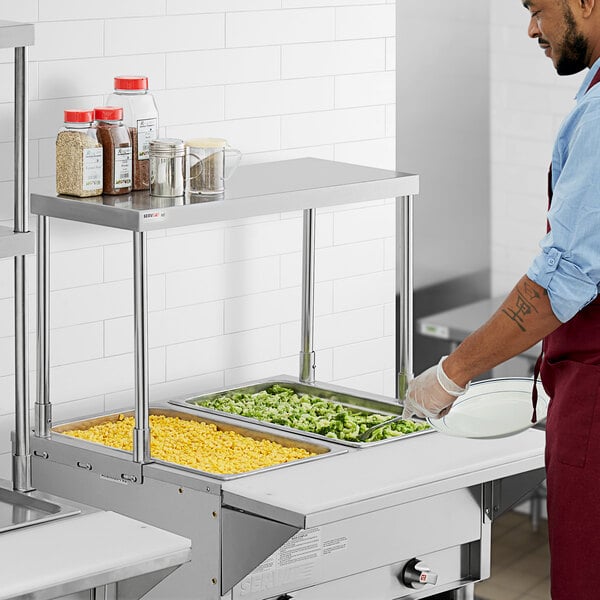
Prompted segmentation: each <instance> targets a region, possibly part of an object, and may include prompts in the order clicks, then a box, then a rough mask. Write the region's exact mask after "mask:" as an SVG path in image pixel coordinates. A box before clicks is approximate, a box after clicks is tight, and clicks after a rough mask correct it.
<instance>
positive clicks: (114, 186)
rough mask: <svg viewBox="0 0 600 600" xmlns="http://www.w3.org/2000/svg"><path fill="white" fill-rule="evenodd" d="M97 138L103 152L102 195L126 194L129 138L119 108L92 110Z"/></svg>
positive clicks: (129, 171)
mask: <svg viewBox="0 0 600 600" xmlns="http://www.w3.org/2000/svg"><path fill="white" fill-rule="evenodd" d="M94 118H95V119H96V126H97V128H98V138H99V139H100V143H101V144H102V148H103V150H104V188H103V190H104V193H105V194H113V195H118V194H128V193H129V192H131V190H132V183H133V175H132V164H131V138H130V136H129V130H128V129H127V127H125V125H124V124H123V109H122V108H121V107H120V106H102V107H99V108H95V109H94Z"/></svg>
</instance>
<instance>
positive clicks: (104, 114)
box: [94, 106, 123, 121]
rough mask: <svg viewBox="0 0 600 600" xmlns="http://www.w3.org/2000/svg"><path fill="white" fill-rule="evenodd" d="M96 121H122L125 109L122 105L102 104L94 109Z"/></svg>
mask: <svg viewBox="0 0 600 600" xmlns="http://www.w3.org/2000/svg"><path fill="white" fill-rule="evenodd" d="M94 118H95V119H96V121H120V120H121V119H122V118H123V109H122V108H121V107H120V106H100V107H99V108H95V109H94Z"/></svg>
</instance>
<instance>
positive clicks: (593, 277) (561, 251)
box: [527, 59, 600, 323]
mask: <svg viewBox="0 0 600 600" xmlns="http://www.w3.org/2000/svg"><path fill="white" fill-rule="evenodd" d="M599 69H600V59H598V60H597V61H596V62H595V63H594V64H593V65H592V68H591V69H590V70H589V72H588V74H587V76H586V78H585V79H584V81H583V83H582V85H581V88H580V90H579V92H578V93H577V96H576V97H575V99H576V101H577V104H576V106H575V108H574V109H573V110H572V111H571V113H570V114H569V115H568V116H567V118H566V119H565V121H564V123H563V124H562V126H561V128H560V131H559V132H558V136H557V138H556V141H555V143H554V150H553V152H552V189H553V197H552V205H551V207H550V210H549V212H548V221H549V223H550V227H551V231H550V232H549V233H548V234H547V235H546V236H545V237H544V238H543V239H542V241H541V242H540V248H541V250H542V251H541V253H540V254H539V255H538V256H537V257H536V258H535V259H534V261H533V262H532V264H531V266H530V267H529V270H528V271H527V276H528V277H529V278H530V279H531V280H533V281H535V282H536V283H538V284H539V285H541V286H542V287H543V288H545V289H546V290H547V291H548V297H549V298H550V304H551V306H552V311H553V312H554V314H555V315H556V317H557V318H558V319H559V320H560V321H562V322H563V323H564V322H565V321H568V320H569V319H570V318H571V317H573V316H574V315H575V314H576V313H577V312H579V311H580V310H581V309H582V308H583V307H584V306H586V305H587V304H589V303H590V302H592V300H594V299H595V298H596V296H597V295H598V289H599V287H600V84H598V85H595V86H594V87H593V88H592V89H591V90H589V91H587V89H588V86H589V85H590V82H591V81H592V79H593V77H594V75H595V74H596V72H597V71H598V70H599Z"/></svg>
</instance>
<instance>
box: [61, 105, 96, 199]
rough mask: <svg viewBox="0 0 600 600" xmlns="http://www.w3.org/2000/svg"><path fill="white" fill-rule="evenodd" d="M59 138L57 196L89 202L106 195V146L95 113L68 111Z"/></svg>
mask: <svg viewBox="0 0 600 600" xmlns="http://www.w3.org/2000/svg"><path fill="white" fill-rule="evenodd" d="M64 123H65V124H64V127H61V129H60V130H59V131H58V135H57V136H56V193H57V194H68V195H70V196H78V197H80V198H85V197H89V196H99V195H100V194H101V193H102V144H101V143H100V141H99V140H98V131H97V129H96V127H95V125H94V111H93V110H81V109H75V110H65V111H64Z"/></svg>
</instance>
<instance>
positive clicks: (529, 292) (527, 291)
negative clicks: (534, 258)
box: [517, 282, 546, 312]
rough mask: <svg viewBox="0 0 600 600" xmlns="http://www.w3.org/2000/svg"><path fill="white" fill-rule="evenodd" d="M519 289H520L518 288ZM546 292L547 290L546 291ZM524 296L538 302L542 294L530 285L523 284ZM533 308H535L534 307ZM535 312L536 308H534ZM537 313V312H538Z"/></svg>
mask: <svg viewBox="0 0 600 600" xmlns="http://www.w3.org/2000/svg"><path fill="white" fill-rule="evenodd" d="M517 289H518V288H517ZM544 291H546V290H544ZM523 295H524V296H526V297H527V298H529V300H537V299H538V298H540V293H539V292H538V291H537V290H536V289H535V288H534V287H533V286H532V285H530V284H529V283H527V282H525V283H523ZM532 308H533V307H532ZM534 310H535V308H534ZM536 312H537V310H536Z"/></svg>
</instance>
